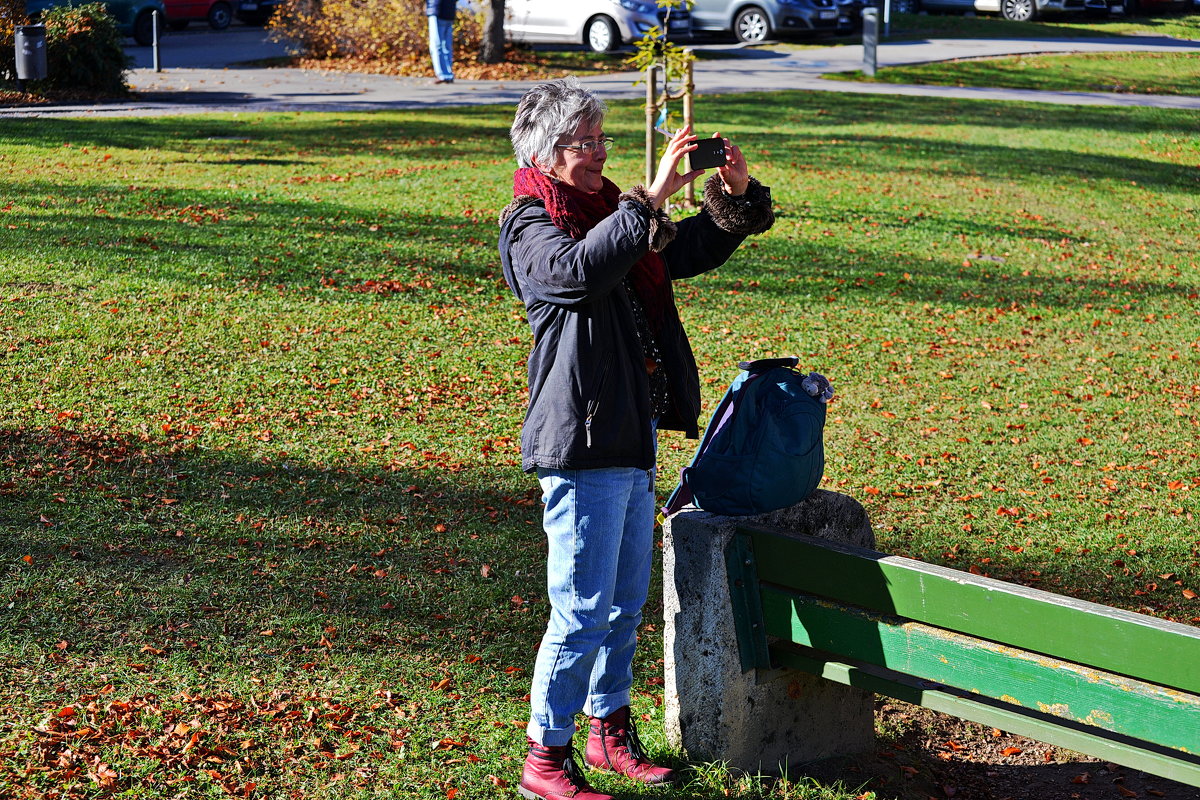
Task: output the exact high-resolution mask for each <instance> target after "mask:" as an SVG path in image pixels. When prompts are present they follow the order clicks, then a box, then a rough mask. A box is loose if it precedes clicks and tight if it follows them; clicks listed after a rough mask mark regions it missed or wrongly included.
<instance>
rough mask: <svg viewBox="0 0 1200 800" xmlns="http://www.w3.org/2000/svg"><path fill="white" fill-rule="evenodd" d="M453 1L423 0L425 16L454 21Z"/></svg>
mask: <svg viewBox="0 0 1200 800" xmlns="http://www.w3.org/2000/svg"><path fill="white" fill-rule="evenodd" d="M455 13H456V9H455V0H425V16H427V17H437V18H438V19H454V14H455Z"/></svg>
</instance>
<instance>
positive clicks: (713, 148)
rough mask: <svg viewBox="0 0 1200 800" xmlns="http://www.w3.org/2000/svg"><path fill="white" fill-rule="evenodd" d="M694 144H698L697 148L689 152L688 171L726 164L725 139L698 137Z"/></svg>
mask: <svg viewBox="0 0 1200 800" xmlns="http://www.w3.org/2000/svg"><path fill="white" fill-rule="evenodd" d="M692 144H694V145H696V149H695V150H693V151H692V152H690V153H688V154H687V168H688V172H691V171H692V170H694V169H708V168H709V167H723V166H725V140H724V139H717V138H713V139H697V140H696V141H694V142H692Z"/></svg>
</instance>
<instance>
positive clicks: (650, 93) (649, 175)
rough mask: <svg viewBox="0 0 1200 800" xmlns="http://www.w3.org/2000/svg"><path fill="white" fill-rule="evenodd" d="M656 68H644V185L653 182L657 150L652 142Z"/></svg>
mask: <svg viewBox="0 0 1200 800" xmlns="http://www.w3.org/2000/svg"><path fill="white" fill-rule="evenodd" d="M657 78H658V68H657V67H653V66H650V67H647V68H646V186H650V184H651V183H653V182H654V166H655V162H656V161H657V160H658V159H656V158H655V153H656V151H657V150H658V148H657V147H655V144H654V122H655V120H656V119H657V118H658V80H657Z"/></svg>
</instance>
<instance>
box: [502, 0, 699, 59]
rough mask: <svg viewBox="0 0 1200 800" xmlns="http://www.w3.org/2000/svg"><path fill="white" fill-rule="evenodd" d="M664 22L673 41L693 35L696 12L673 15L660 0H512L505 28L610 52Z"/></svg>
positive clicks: (534, 39) (512, 33)
mask: <svg viewBox="0 0 1200 800" xmlns="http://www.w3.org/2000/svg"><path fill="white" fill-rule="evenodd" d="M655 26H658V27H659V28H664V29H666V32H667V36H668V38H670V39H671V40H672V41H681V40H683V39H687V38H689V37H690V36H691V29H692V23H691V16H690V15H689V14H688V13H687V12H686V11H679V10H678V9H676V10H673V11H672V12H671V15H670V17H669V18H668V17H667V16H666V12H665V11H663V10H661V9H659V8H658V6H657V4H655V2H654V0H506V2H505V4H504V32H505V34H507V36H508V38H509V39H510V40H512V41H514V42H519V43H529V44H549V43H557V42H562V43H569V44H582V45H583V46H584V47H587V48H588V49H589V50H592V51H593V52H597V53H603V52H607V51H609V50H613V49H615V48H617V47H618V46H620V45H621V44H622V43H630V42H633V41H635V40H637V39H640V38H642V36H644V35H645V33H646V31H648V30H650V29H651V28H653V27H655Z"/></svg>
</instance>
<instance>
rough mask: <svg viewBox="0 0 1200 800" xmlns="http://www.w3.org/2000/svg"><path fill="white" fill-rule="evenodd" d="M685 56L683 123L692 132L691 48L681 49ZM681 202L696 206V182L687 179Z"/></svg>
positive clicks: (694, 107) (693, 105) (693, 124)
mask: <svg viewBox="0 0 1200 800" xmlns="http://www.w3.org/2000/svg"><path fill="white" fill-rule="evenodd" d="M683 52H684V55H685V56H687V57H688V58H687V71H686V72H685V73H684V78H683V80H684V84H683V124H684V125H691V126H692V133H696V102H695V93H696V84H695V80H694V78H695V73H694V70H693V69H692V59H691V55H692V48H690V47H689V48H687V49H686V50H684V51H683ZM683 202H684V204H685V205H686V206H688V208H695V206H696V182H695V181H688V185H687V186H685V187H683Z"/></svg>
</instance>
